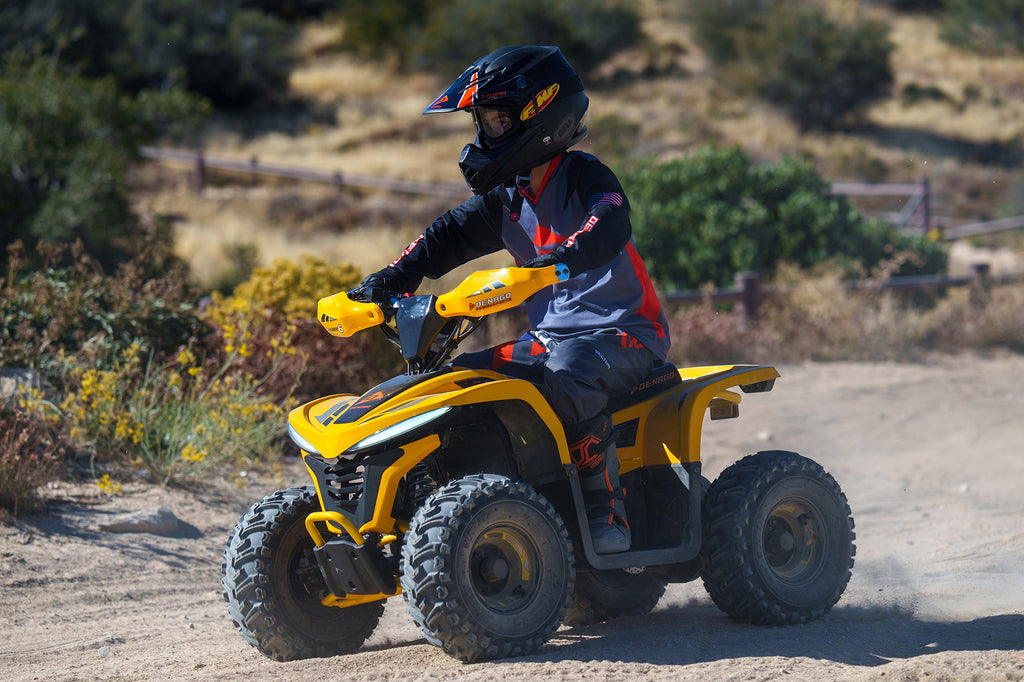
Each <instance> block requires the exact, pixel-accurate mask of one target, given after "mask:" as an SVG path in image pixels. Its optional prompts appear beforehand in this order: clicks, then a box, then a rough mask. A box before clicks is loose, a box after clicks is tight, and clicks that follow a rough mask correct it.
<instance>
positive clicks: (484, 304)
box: [469, 280, 512, 310]
mask: <svg viewBox="0 0 1024 682" xmlns="http://www.w3.org/2000/svg"><path fill="white" fill-rule="evenodd" d="M503 288H505V284H504V283H503V282H500V281H498V280H495V281H493V282H491V283H490V284H488V285H487V286H485V287H484V288H483V289H480V290H479V291H474V292H473V293H472V294H470V295H469V298H473V297H474V296H481V295H483V294H489V293H491V292H492V291H494V290H495V289H503ZM510 298H512V292H511V291H508V292H505V293H503V294H498V295H497V296H491V297H490V298H485V299H484V300H482V301H476V302H471V303H470V304H469V309H470V310H483V309H484V308H490V307H491V306H496V305H498V304H499V303H502V302H503V301H507V300H509V299H510Z"/></svg>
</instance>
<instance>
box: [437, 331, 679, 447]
mask: <svg viewBox="0 0 1024 682" xmlns="http://www.w3.org/2000/svg"><path fill="white" fill-rule="evenodd" d="M660 362H661V361H660V359H659V358H658V356H656V355H655V354H654V353H652V352H651V351H649V350H648V349H647V348H645V347H644V346H643V345H641V344H640V342H639V341H637V340H636V339H634V338H633V337H631V336H629V335H628V334H625V333H623V332H620V331H617V330H614V329H600V330H597V331H595V332H593V333H591V334H586V335H582V336H574V337H572V338H569V339H564V340H562V341H556V340H554V339H552V338H550V337H548V336H547V335H546V334H544V332H540V331H531V332H527V333H526V334H524V335H523V336H522V337H521V338H520V339H518V340H517V341H509V342H507V343H503V344H501V345H500V346H496V347H494V348H490V349H487V350H482V351H477V352H475V353H463V354H462V355H459V356H458V357H456V358H455V359H454V360H453V361H452V365H454V366H456V367H466V368H471V369H491V370H494V371H496V372H500V373H501V374H504V375H506V376H510V377H513V378H516V379H525V380H526V381H530V382H532V383H534V384H536V385H538V386H539V387H540V391H541V394H542V395H543V396H544V398H545V399H546V400H547V401H548V404H550V405H551V408H552V409H553V410H554V411H555V414H557V415H558V417H559V418H560V419H561V420H562V423H563V424H564V425H565V427H566V430H567V431H571V430H572V427H574V426H576V425H579V424H582V422H586V421H589V420H591V419H593V418H594V417H596V416H598V415H599V414H601V413H602V412H603V411H604V410H605V408H606V407H607V406H608V396H609V395H615V394H618V393H623V392H625V391H628V390H630V389H631V388H633V387H634V386H636V385H637V384H638V383H640V381H641V380H642V379H643V378H644V377H645V376H647V374H648V373H650V371H651V370H652V369H653V368H654V367H655V366H656V365H657V364H659V363H660Z"/></svg>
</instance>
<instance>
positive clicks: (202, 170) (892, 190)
mask: <svg viewBox="0 0 1024 682" xmlns="http://www.w3.org/2000/svg"><path fill="white" fill-rule="evenodd" d="M140 153H141V154H142V156H143V158H147V159H152V160H154V161H161V162H171V163H181V164H185V165H187V166H188V168H189V169H190V171H191V175H192V187H193V189H195V190H196V191H201V190H202V189H203V187H205V185H206V171H207V169H211V168H212V169H215V170H221V171H227V172H233V173H245V174H249V175H256V176H261V177H275V178H286V179H291V180H298V181H305V182H318V183H322V184H328V185H333V186H335V187H342V186H351V187H364V188H368V189H380V190H386V191H391V192H406V193H411V194H429V195H432V196H446V197H452V198H455V199H466V198H468V197H469V195H470V192H469V189H468V188H467V187H465V186H461V185H449V184H442V183H432V182H416V181H414V180H396V179H394V178H382V177H376V176H370V175H357V174H352V173H341V172H340V171H322V170H315V169H310V168H299V167H296V166H287V165H281V164H272V163H263V162H262V161H260V160H259V159H258V158H257V157H255V156H253V157H251V158H250V159H249V160H247V161H243V160H239V159H230V158H227V157H223V156H210V155H207V154H205V153H203V152H201V151H199V152H195V151H186V150H179V149H160V148H158V147H142V148H141V149H140ZM832 193H833V194H846V195H855V196H894V197H898V196H905V197H907V201H906V203H905V204H904V205H903V208H902V209H901V210H900V211H899V212H898V213H884V214H882V217H883V218H884V219H886V220H888V221H889V222H892V223H894V224H896V225H898V226H900V227H901V228H904V229H912V230H915V231H919V232H920V233H921V234H933V236H935V237H936V238H941V239H945V240H949V239H961V238H963V237H973V236H976V235H980V234H987V233H989V232H1001V231H1005V230H1013V229H1017V228H1020V227H1024V216H1017V217H1014V218H1005V219H1002V220H994V221H988V222H977V223H971V224H969V225H958V226H956V227H945V228H942V229H939V228H938V227H937V226H935V225H934V222H935V220H934V216H932V212H931V199H932V197H931V190H930V188H929V184H928V179H927V178H922V179H921V181H920V182H913V183H881V184H869V183H860V182H835V183H832ZM933 230H937V232H933Z"/></svg>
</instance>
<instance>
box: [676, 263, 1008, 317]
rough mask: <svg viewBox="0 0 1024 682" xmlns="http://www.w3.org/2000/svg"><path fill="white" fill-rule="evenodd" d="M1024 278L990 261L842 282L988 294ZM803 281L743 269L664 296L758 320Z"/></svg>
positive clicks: (854, 287) (853, 286)
mask: <svg viewBox="0 0 1024 682" xmlns="http://www.w3.org/2000/svg"><path fill="white" fill-rule="evenodd" d="M1018 282H1024V272H1018V273H1008V274H1002V275H992V274H991V269H990V267H989V264H988V263H976V264H974V265H973V266H972V267H971V272H970V274H968V275H964V276H962V277H949V276H947V275H915V276H907V277H892V278H890V279H887V280H882V281H878V280H850V281H846V282H842V283H840V285H839V286H840V287H841V288H843V289H847V290H851V291H853V290H857V289H864V290H867V289H883V290H890V291H938V290H941V289H948V288H950V287H962V286H970V287H974V288H975V290H977V291H978V292H979V294H980V295H982V296H983V295H984V294H985V293H986V292H988V291H989V290H990V289H991V288H992V287H993V286H999V285H1004V284H1015V283H1018ZM798 287H799V285H786V286H779V285H765V284H764V283H763V282H762V281H761V276H760V275H759V274H758V273H756V272H740V273H737V274H736V280H735V285H734V286H732V287H727V288H720V289H712V290H710V291H696V290H691V291H677V292H672V293H667V294H664V295H663V296H662V298H663V299H664V300H665V302H666V303H669V304H673V305H693V304H697V303H704V302H709V303H738V304H739V305H740V311H741V313H742V315H743V317H744V319H746V320H750V321H755V320H757V317H758V309H759V308H760V306H761V304H762V303H763V302H764V301H765V299H766V298H769V297H772V296H779V295H784V294H786V293H790V292H792V291H795V290H796V289H797V288H798Z"/></svg>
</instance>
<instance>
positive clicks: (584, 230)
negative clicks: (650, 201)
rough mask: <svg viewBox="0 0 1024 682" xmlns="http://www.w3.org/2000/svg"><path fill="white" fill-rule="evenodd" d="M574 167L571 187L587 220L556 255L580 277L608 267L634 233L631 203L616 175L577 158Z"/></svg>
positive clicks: (599, 163) (604, 168) (559, 248)
mask: <svg viewBox="0 0 1024 682" xmlns="http://www.w3.org/2000/svg"><path fill="white" fill-rule="evenodd" d="M573 164H574V165H573V167H571V168H570V169H569V170H570V172H571V173H572V174H573V179H571V180H570V185H569V187H570V188H575V189H574V191H575V192H576V194H577V195H578V196H579V198H580V201H581V202H582V203H583V206H584V209H585V212H586V214H585V215H586V217H585V218H584V220H583V223H582V224H581V225H580V226H579V229H577V230H576V232H574V233H573V234H571V235H570V236H569V237H568V238H567V239H566V240H565V242H563V243H562V244H561V245H560V246H559V247H558V248H556V249H555V250H554V251H553V255H554V256H555V257H557V258H558V259H559V260H560V261H561V262H562V263H565V265H567V266H568V267H569V272H571V273H572V274H573V275H577V274H579V273H581V272H586V271H587V270H593V269H595V268H599V267H601V266H602V265H605V264H607V263H609V262H610V261H611V260H612V259H613V258H615V257H616V256H617V255H619V253H621V251H622V249H624V248H625V246H626V243H627V242H629V239H630V237H631V236H632V234H633V231H632V227H631V226H630V222H629V202H628V201H627V200H626V195H625V192H623V190H622V185H621V184H620V183H619V180H618V178H616V177H615V174H614V173H612V171H611V170H610V169H609V168H608V167H607V166H605V165H604V164H603V163H601V162H600V161H597V160H596V159H587V158H583V157H577V158H575V159H573Z"/></svg>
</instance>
